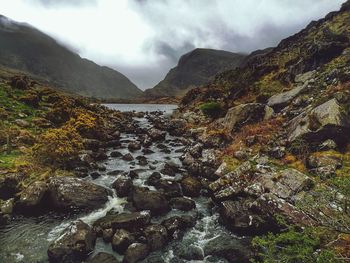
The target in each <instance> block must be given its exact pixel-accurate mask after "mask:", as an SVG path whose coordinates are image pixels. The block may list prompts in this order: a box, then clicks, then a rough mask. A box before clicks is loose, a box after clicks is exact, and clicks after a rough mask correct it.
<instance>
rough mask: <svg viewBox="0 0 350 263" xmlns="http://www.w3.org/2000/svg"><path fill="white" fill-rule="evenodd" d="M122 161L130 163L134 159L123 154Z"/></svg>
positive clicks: (128, 154) (129, 155)
mask: <svg viewBox="0 0 350 263" xmlns="http://www.w3.org/2000/svg"><path fill="white" fill-rule="evenodd" d="M122 159H123V160H124V161H128V162H130V161H132V160H134V157H133V156H132V155H131V154H130V153H127V154H125V155H124V156H123V158H122Z"/></svg>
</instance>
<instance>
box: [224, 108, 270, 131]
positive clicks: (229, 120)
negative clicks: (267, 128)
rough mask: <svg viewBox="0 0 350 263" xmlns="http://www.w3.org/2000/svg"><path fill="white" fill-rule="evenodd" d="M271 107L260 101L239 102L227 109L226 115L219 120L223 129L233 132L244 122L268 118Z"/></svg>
mask: <svg viewBox="0 0 350 263" xmlns="http://www.w3.org/2000/svg"><path fill="white" fill-rule="evenodd" d="M272 114H273V109H272V108H270V107H269V106H266V105H264V104H260V103H248V104H241V105H238V106H236V107H233V108H231V109H229V110H228V112H227V113H226V116H225V117H224V118H223V119H220V120H219V123H220V124H221V125H222V126H223V128H224V129H227V130H228V131H230V132H234V131H235V130H237V129H239V128H240V127H242V126H243V125H245V124H249V123H255V122H258V121H261V120H266V119H269V118H270V117H271V116H272Z"/></svg>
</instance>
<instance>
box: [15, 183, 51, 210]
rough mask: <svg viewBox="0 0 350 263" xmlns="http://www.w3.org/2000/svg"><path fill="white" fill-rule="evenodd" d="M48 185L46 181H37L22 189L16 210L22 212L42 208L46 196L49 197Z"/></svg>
mask: <svg viewBox="0 0 350 263" xmlns="http://www.w3.org/2000/svg"><path fill="white" fill-rule="evenodd" d="M47 193H48V186H47V184H46V183H45V182H42V181H36V182H34V183H32V184H30V185H29V186H28V187H27V188H26V189H25V190H23V191H22V193H21V195H20V198H19V200H18V201H17V203H16V211H18V212H20V213H26V212H30V213H32V212H36V210H38V209H42V208H43V205H44V202H43V201H44V197H45V196H46V197H47Z"/></svg>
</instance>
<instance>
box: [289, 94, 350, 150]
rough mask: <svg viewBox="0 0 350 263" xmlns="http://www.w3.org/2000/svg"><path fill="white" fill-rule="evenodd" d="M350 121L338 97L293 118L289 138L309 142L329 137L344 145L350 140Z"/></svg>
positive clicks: (320, 140)
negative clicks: (337, 99) (349, 135)
mask: <svg viewBox="0 0 350 263" xmlns="http://www.w3.org/2000/svg"><path fill="white" fill-rule="evenodd" d="M349 130H350V122H349V120H348V118H347V116H346V115H345V113H344V109H343V108H342V107H341V106H340V105H339V104H338V102H337V101H336V99H331V100H329V101H327V102H325V103H323V104H322V105H320V106H317V107H316V108H314V109H313V110H311V111H308V112H304V113H302V114H300V115H299V116H297V117H295V118H294V119H292V120H291V121H290V123H289V125H288V140H289V142H293V141H295V140H297V139H298V138H302V139H304V140H305V141H307V142H308V143H316V142H318V143H320V142H323V141H325V140H327V139H332V140H334V141H335V142H336V143H337V144H338V145H344V143H345V142H347V141H348V140H349V137H348V134H349Z"/></svg>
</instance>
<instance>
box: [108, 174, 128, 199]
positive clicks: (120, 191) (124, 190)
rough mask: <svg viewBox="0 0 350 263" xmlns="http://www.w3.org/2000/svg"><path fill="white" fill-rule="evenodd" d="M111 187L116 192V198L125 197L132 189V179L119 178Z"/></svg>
mask: <svg viewBox="0 0 350 263" xmlns="http://www.w3.org/2000/svg"><path fill="white" fill-rule="evenodd" d="M112 187H113V189H115V190H116V192H117V196H118V197H127V196H128V195H129V194H130V191H131V189H132V187H133V183H132V179H131V178H127V177H125V176H120V177H119V178H118V179H117V180H115V181H114V182H113V184H112Z"/></svg>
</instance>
